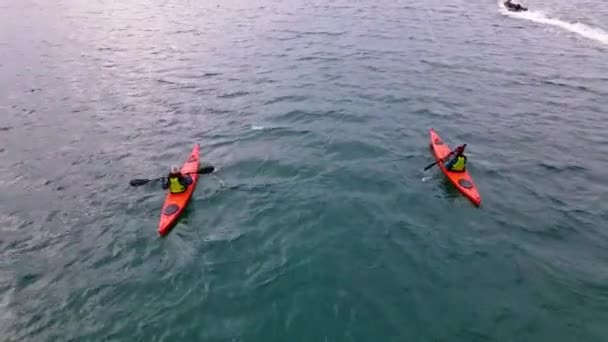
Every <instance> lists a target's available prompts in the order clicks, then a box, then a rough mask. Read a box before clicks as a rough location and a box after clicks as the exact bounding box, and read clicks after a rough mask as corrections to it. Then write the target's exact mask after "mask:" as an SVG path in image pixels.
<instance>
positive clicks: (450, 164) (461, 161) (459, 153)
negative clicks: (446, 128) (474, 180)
mask: <svg viewBox="0 0 608 342" xmlns="http://www.w3.org/2000/svg"><path fill="white" fill-rule="evenodd" d="M466 146H467V145H466V144H465V145H461V146H458V147H457V148H456V151H455V152H453V155H454V156H453V157H452V158H451V159H450V160H448V161H447V162H446V163H445V168H446V169H448V170H450V171H452V172H464V171H465V170H466V166H467V156H465V155H464V148H465V147H466Z"/></svg>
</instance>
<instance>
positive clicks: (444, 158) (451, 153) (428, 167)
mask: <svg viewBox="0 0 608 342" xmlns="http://www.w3.org/2000/svg"><path fill="white" fill-rule="evenodd" d="M458 147H460V146H458ZM458 147H456V148H455V149H454V151H452V152H450V154H448V155H447V156H445V157H443V158H441V159H439V160H438V161H436V162H434V163H433V164H431V165H429V166H427V167H425V168H424V171H426V170H428V169H430V168H432V167H433V166H435V165H437V164H439V162H443V161H445V160H446V159H448V158H449V157H451V156H452V155H453V154H454V152H456V150H457V149H458ZM465 147H467V144H464V145H462V148H465Z"/></svg>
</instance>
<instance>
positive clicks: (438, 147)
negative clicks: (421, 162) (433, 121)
mask: <svg viewBox="0 0 608 342" xmlns="http://www.w3.org/2000/svg"><path fill="white" fill-rule="evenodd" d="M430 136H431V151H432V152H433V156H434V157H435V160H437V161H438V163H437V165H439V168H441V171H443V173H444V174H445V176H446V177H447V178H448V179H449V180H450V182H451V183H452V184H453V185H454V186H455V187H456V189H458V191H460V192H461V193H462V194H463V195H464V196H466V197H467V198H468V199H469V200H470V201H471V202H473V204H475V205H477V206H479V205H480V204H481V196H480V195H479V191H477V186H475V183H474V182H473V178H471V175H470V174H469V172H468V171H466V170H465V171H464V172H453V171H450V170H448V169H446V167H445V165H444V163H443V161H440V160H441V159H443V158H445V157H446V156H447V155H448V154H450V152H452V150H451V149H450V147H449V146H448V145H447V144H445V143H444V142H443V140H442V139H441V137H440V136H439V134H437V132H435V131H434V130H433V129H432V128H431V130H430Z"/></svg>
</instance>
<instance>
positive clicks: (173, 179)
mask: <svg viewBox="0 0 608 342" xmlns="http://www.w3.org/2000/svg"><path fill="white" fill-rule="evenodd" d="M190 184H192V177H190V176H189V175H184V174H182V172H181V171H180V169H179V167H177V166H173V167H171V172H170V173H169V176H167V178H166V179H165V181H164V182H163V189H165V190H166V189H169V191H170V192H171V193H172V194H181V193H182V192H185V191H186V190H187V189H188V186H189V185H190Z"/></svg>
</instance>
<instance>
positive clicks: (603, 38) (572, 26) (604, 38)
mask: <svg viewBox="0 0 608 342" xmlns="http://www.w3.org/2000/svg"><path fill="white" fill-rule="evenodd" d="M499 6H500V12H501V13H502V14H503V15H507V16H509V17H512V18H518V19H525V20H530V21H533V22H535V23H539V24H544V25H551V26H556V27H559V28H561V29H564V30H566V31H570V32H572V33H575V34H577V35H579V36H581V37H584V38H587V39H591V40H594V41H596V42H599V43H602V44H605V45H608V32H606V31H604V30H602V29H600V28H597V27H592V26H589V25H585V24H583V23H578V22H577V23H569V22H567V21H563V20H561V19H558V18H550V17H548V16H547V15H545V14H544V13H543V12H541V11H527V12H511V11H508V10H507V9H506V8H505V7H504V5H503V4H502V2H499Z"/></svg>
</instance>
